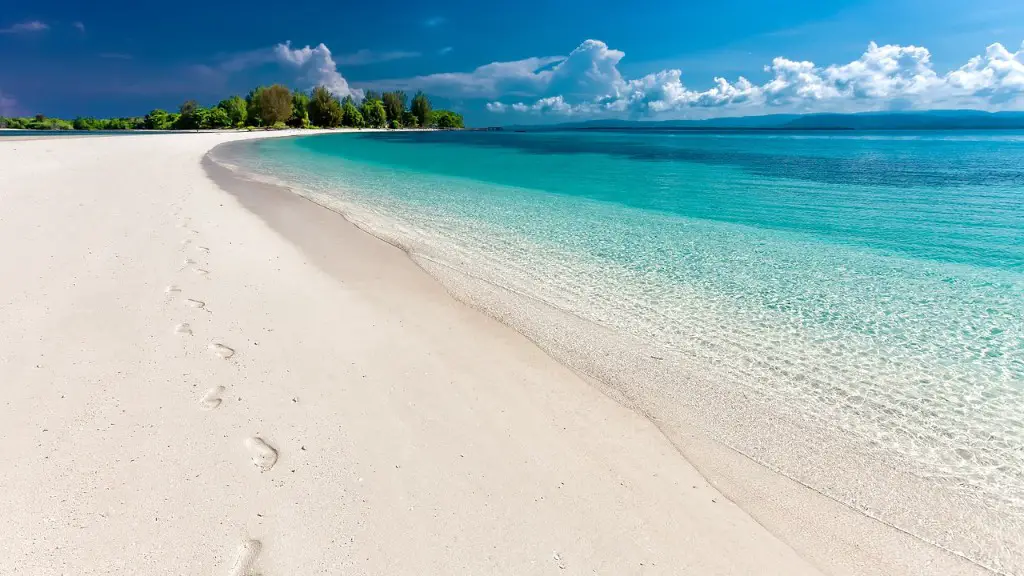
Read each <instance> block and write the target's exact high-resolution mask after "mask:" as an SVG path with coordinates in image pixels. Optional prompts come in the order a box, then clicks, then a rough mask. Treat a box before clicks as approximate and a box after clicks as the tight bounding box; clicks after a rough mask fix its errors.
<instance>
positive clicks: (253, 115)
mask: <svg viewBox="0 0 1024 576" xmlns="http://www.w3.org/2000/svg"><path fill="white" fill-rule="evenodd" d="M287 127H291V128H339V127H346V128H395V129H397V128H439V129H454V128H463V127H464V123H463V119H462V115H461V114H458V113H456V112H452V111H451V110H434V109H433V108H432V107H431V105H430V99H429V98H427V96H426V94H424V93H422V92H417V93H416V95H415V96H413V98H412V101H411V103H409V101H408V98H407V97H406V95H405V92H402V91H401V90H394V91H391V92H384V93H378V92H374V91H372V90H368V91H367V92H366V94H365V95H364V96H363V99H362V101H360V102H358V103H357V102H356V100H355V99H354V98H352V96H345V97H344V98H338V97H337V96H335V95H334V94H333V93H331V91H330V90H328V89H327V87H326V86H317V87H316V88H313V90H311V91H310V92H309V93H306V92H302V91H294V92H293V91H291V90H289V89H288V88H287V87H286V86H283V85H281V84H274V85H273V86H259V87H257V88H254V89H252V90H250V91H249V93H248V94H246V96H245V97H244V98H243V97H241V96H238V95H235V96H232V97H230V98H226V99H224V100H221V101H220V102H218V103H217V104H216V105H215V106H211V107H208V108H207V107H204V106H200V105H199V104H198V103H197V102H196V101H195V100H189V101H187V102H185V103H183V104H182V105H181V106H180V107H179V108H178V111H177V112H168V111H166V110H161V109H156V110H153V111H151V112H150V113H149V114H146V115H145V116H136V117H128V118H83V117H79V118H75V119H74V120H63V119H60V118H47V117H45V116H43V115H42V114H37V115H36V116H35V117H26V118H4V117H0V128H15V129H24V130H213V129H224V128H249V129H253V128H275V129H282V128H287Z"/></svg>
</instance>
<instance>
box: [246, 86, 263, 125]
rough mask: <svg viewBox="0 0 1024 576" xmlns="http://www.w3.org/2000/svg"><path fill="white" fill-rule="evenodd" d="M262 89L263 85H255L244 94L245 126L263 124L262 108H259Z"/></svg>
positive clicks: (261, 99)
mask: <svg viewBox="0 0 1024 576" xmlns="http://www.w3.org/2000/svg"><path fill="white" fill-rule="evenodd" d="M263 90H265V88H263V86H257V87H255V88H253V89H252V90H250V91H249V93H248V94H246V95H245V117H246V120H245V122H246V123H245V125H246V126H263V125H264V124H265V122H264V121H263V110H262V108H261V107H262V101H263V98H262V96H263Z"/></svg>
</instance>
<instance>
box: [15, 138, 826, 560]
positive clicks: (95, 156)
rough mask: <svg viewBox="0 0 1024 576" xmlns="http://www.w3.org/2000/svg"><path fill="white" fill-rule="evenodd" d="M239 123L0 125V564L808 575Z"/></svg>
mask: <svg viewBox="0 0 1024 576" xmlns="http://www.w3.org/2000/svg"><path fill="white" fill-rule="evenodd" d="M247 137H253V136H252V135H247V134H166V135H147V136H134V137H95V138H94V137H88V138H68V139H64V138H53V139H40V140H19V141H13V140H11V141H2V140H0V165H2V166H3V170H0V191H2V192H0V243H2V245H3V246H4V247H5V248H4V250H3V251H0V264H2V266H3V269H4V270H5V271H6V272H5V274H4V281H3V282H2V283H0V319H2V325H3V327H4V329H3V331H2V332H0V382H2V383H3V385H4V398H3V400H2V402H0V438H3V439H4V448H3V459H4V464H5V465H4V466H2V467H0V487H2V488H3V489H2V490H0V518H3V523H2V524H3V526H2V528H0V530H2V532H3V534H2V536H0V573H2V574H15V573H17V574H25V575H36V574H38V575H43V574H45V575H52V574H76V575H89V574H210V575H224V576H239V575H243V574H249V573H258V574H263V575H264V576H273V575H284V574H305V575H312V574H390V575H400V574H615V575H625V574H701V575H705V574H787V575H798V574H815V573H817V571H816V569H815V568H814V567H813V566H810V565H809V564H808V563H806V562H805V561H804V560H802V559H801V558H800V557H799V556H798V555H797V554H796V553H794V552H793V550H791V549H790V548H789V547H788V546H786V545H785V544H784V543H783V542H781V541H780V540H779V539H777V538H776V537H774V536H773V535H771V534H770V533H769V532H768V531H767V530H765V529H764V528H762V527H761V526H760V525H759V524H757V523H756V522H755V521H754V520H752V519H751V518H750V517H749V516H748V515H747V514H746V513H744V511H743V510H741V509H740V508H738V507H737V506H736V505H734V504H733V503H731V502H730V501H728V500H727V499H726V498H724V497H723V496H722V495H721V494H720V493H718V492H717V491H716V490H715V489H714V488H712V487H710V486H709V485H708V483H707V482H706V481H705V480H704V478H702V477H701V475H700V474H699V473H698V472H697V471H696V470H695V469H694V468H693V467H692V466H691V465H690V464H689V463H688V462H687V461H686V460H684V459H683V458H682V457H681V456H680V455H679V453H678V452H677V451H676V450H675V448H674V447H673V446H672V445H671V444H670V443H669V442H668V441H667V440H666V439H665V438H664V437H663V436H662V435H661V434H660V432H659V431H658V430H657V429H656V428H655V427H654V426H653V425H652V424H651V423H650V422H648V421H647V420H646V419H644V418H643V417H641V416H640V415H637V414H635V413H633V412H631V411H629V410H627V409H625V408H623V407H622V406H620V405H618V404H616V403H615V402H613V401H612V400H610V399H609V398H607V397H606V396H604V395H602V394H601V393H600V392H599V391H597V390H596V389H594V388H593V387H592V386H590V385H588V384H587V383H586V382H585V381H583V380H582V379H581V378H580V377H578V376H577V375H576V374H574V373H573V372H572V371H570V370H568V369H567V368H565V367H563V366H562V365H560V364H558V363H556V362H555V361H553V360H552V359H550V358H549V357H548V356H546V355H545V354H544V353H542V352H541V351H540V350H539V349H538V348H537V347H536V346H534V345H533V344H532V343H530V342H529V341H528V340H526V339H525V338H524V337H522V336H521V335H519V334H518V333H516V332H514V331H513V330H511V329H509V328H507V327H505V326H503V325H501V324H500V323H498V322H497V321H495V320H492V319H490V318H487V317H485V316H484V315H482V314H480V313H478V312H476V311H474V310H472V309H470V308H468V307H466V306H464V305H462V304H460V303H458V302H456V301H455V300H453V299H452V298H450V297H449V295H448V294H447V293H446V292H445V291H444V290H443V288H442V287H441V286H440V285H439V284H438V283H437V282H435V281H434V280H432V279H431V278H430V277H429V276H427V275H426V274H425V273H424V272H423V271H422V270H420V269H419V268H418V267H416V266H415V265H414V264H413V263H412V262H411V261H410V260H409V259H408V258H407V257H406V256H405V254H403V253H402V252H401V251H399V250H398V249H396V248H394V247H392V246H389V245H387V244H385V243H383V242H380V241H378V240H377V239H375V238H372V237H370V236H368V235H366V234H364V233H363V232H361V231H359V230H358V229H356V228H355V227H353V226H351V225H349V224H347V223H346V222H345V221H344V219H342V218H341V217H339V216H338V215H336V214H334V213H332V212H330V211H328V210H326V209H323V208H320V207H318V206H316V205H314V204H312V203H309V202H308V201H306V200H303V199H301V198H299V197H295V196H288V195H283V194H281V193H280V191H279V190H275V189H271V188H270V187H266V186H263V185H258V184H252V186H251V190H250V193H249V194H248V195H247V194H246V193H245V191H242V192H240V193H237V195H233V194H231V193H229V192H227V191H225V190H224V189H222V188H221V187H220V186H218V185H217V184H216V183H215V182H213V181H212V180H210V179H209V178H208V176H207V174H206V172H205V171H204V168H203V166H202V165H201V161H202V159H203V156H204V155H205V153H206V152H207V151H208V150H209V149H211V148H212V147H214V146H215V145H217V144H219V143H222V142H226V141H229V140H232V139H238V138H247ZM281 230H287V231H289V233H288V234H286V235H282V234H281V233H279V231H281ZM285 236H287V237H288V239H286V238H285Z"/></svg>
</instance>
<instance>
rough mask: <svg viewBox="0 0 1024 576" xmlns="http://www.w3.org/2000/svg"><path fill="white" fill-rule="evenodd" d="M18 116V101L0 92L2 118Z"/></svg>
mask: <svg viewBox="0 0 1024 576" xmlns="http://www.w3.org/2000/svg"><path fill="white" fill-rule="evenodd" d="M17 114H18V101H17V100H15V99H14V97H13V96H9V95H7V94H4V92H3V90H0V116H16V115H17Z"/></svg>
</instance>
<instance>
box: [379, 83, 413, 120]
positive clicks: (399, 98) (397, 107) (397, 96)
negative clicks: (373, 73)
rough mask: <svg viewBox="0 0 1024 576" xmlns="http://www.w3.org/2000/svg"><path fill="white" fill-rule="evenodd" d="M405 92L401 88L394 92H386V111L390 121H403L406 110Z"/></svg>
mask: <svg viewBox="0 0 1024 576" xmlns="http://www.w3.org/2000/svg"><path fill="white" fill-rule="evenodd" d="M406 100H407V99H406V97H405V92H402V91H401V90H395V91H393V92H385V93H384V96H383V99H382V101H383V103H384V111H385V112H386V113H387V115H388V122H389V123H391V122H397V123H398V124H399V125H401V123H402V113H403V112H405V102H406Z"/></svg>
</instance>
